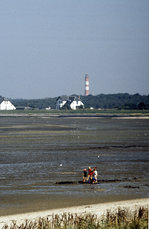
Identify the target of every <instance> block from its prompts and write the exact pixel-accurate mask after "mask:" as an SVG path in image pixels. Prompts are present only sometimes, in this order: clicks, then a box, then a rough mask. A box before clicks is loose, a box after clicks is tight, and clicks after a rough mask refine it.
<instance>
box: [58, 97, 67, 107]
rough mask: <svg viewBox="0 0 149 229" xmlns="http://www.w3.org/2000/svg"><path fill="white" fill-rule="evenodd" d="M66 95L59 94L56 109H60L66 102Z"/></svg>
mask: <svg viewBox="0 0 149 229" xmlns="http://www.w3.org/2000/svg"><path fill="white" fill-rule="evenodd" d="M67 100H68V97H67V96H59V97H58V98H57V100H56V110H60V109H61V108H62V107H63V106H64V105H65V103H66V102H67Z"/></svg>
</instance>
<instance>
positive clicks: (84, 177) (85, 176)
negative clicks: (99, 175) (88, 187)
mask: <svg viewBox="0 0 149 229" xmlns="http://www.w3.org/2000/svg"><path fill="white" fill-rule="evenodd" d="M87 177H88V176H87V170H86V169H83V182H86V181H87V180H88V179H87Z"/></svg>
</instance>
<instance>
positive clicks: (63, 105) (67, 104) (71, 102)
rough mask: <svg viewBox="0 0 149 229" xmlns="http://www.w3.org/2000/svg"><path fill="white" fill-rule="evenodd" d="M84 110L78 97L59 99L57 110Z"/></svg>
mask: <svg viewBox="0 0 149 229" xmlns="http://www.w3.org/2000/svg"><path fill="white" fill-rule="evenodd" d="M80 108H84V104H83V103H82V101H81V99H80V98H79V97H78V96H70V97H69V98H68V97H58V99H57V102H56V109H57V110H59V109H72V110H77V109H80Z"/></svg>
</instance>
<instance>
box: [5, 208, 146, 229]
mask: <svg viewBox="0 0 149 229" xmlns="http://www.w3.org/2000/svg"><path fill="white" fill-rule="evenodd" d="M18 228H20V229H37V228H38V229H107V228H110V229H147V228H148V209H147V207H140V208H139V209H138V210H135V211H133V212H130V211H128V210H127V209H120V208H119V209H117V211H116V212H114V213H112V212H110V211H107V214H106V216H103V217H102V218H100V219H99V218H97V215H91V214H82V215H79V214H71V213H64V214H62V215H57V214H56V215H52V218H51V217H49V218H48V217H47V218H39V219H38V220H36V221H28V220H26V221H25V222H24V223H23V224H22V225H19V226H18V225H17V224H16V223H15V221H14V222H13V224H12V225H11V226H8V225H5V226H4V227H3V229H18Z"/></svg>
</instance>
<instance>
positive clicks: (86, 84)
mask: <svg viewBox="0 0 149 229" xmlns="http://www.w3.org/2000/svg"><path fill="white" fill-rule="evenodd" d="M85 95H86V96H87V95H89V78H88V74H85Z"/></svg>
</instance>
